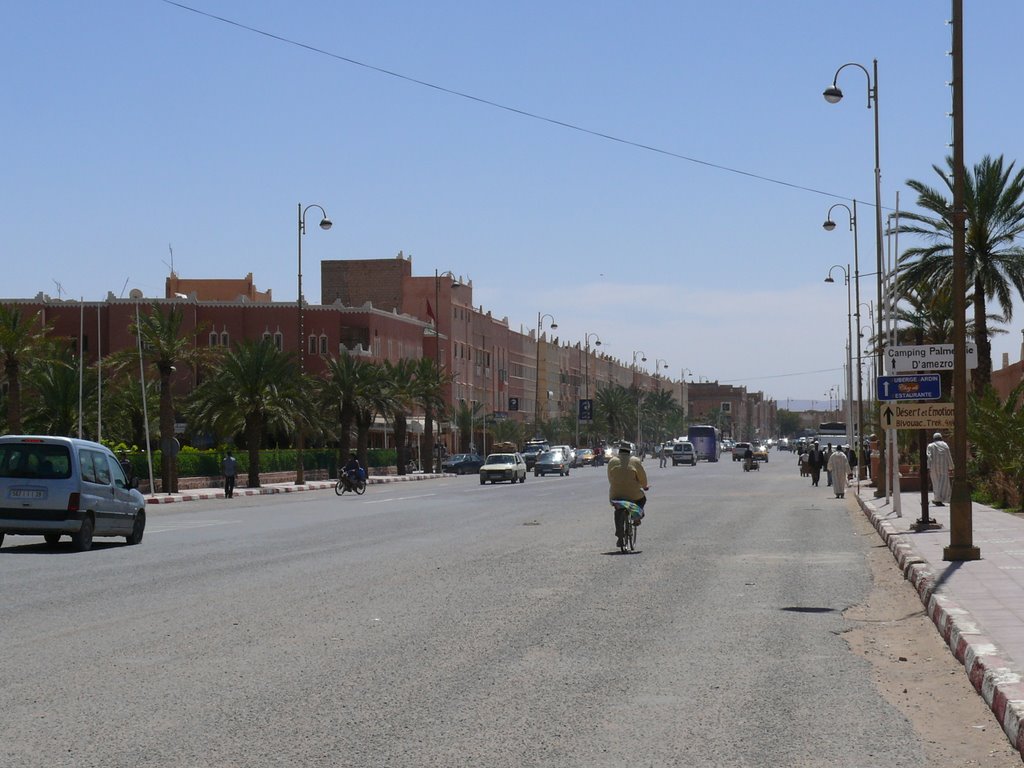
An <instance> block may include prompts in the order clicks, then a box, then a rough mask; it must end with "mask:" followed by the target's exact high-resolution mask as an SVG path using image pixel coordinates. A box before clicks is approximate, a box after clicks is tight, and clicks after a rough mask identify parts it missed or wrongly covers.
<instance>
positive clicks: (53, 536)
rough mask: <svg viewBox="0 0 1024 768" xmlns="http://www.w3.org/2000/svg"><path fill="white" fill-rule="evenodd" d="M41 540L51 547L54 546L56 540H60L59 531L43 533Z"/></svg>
mask: <svg viewBox="0 0 1024 768" xmlns="http://www.w3.org/2000/svg"><path fill="white" fill-rule="evenodd" d="M43 541H45V542H46V543H47V544H49V545H50V546H51V547H54V546H56V545H57V542H58V541H60V534H59V533H46V534H43Z"/></svg>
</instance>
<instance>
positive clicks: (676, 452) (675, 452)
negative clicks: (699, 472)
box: [672, 440, 697, 467]
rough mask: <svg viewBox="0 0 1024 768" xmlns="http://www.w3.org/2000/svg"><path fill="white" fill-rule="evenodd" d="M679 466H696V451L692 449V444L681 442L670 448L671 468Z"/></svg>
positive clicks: (685, 441)
mask: <svg viewBox="0 0 1024 768" xmlns="http://www.w3.org/2000/svg"><path fill="white" fill-rule="evenodd" d="M680 464H689V465H690V466H691V467H695V466H697V451H695V450H694V449H693V443H691V442H689V441H687V440H682V441H680V442H678V443H676V444H675V445H673V446H672V466H673V467H675V466H678V465H680Z"/></svg>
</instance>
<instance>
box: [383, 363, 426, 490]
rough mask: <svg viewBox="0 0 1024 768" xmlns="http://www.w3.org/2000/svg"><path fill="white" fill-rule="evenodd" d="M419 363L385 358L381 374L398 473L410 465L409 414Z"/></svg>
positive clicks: (401, 472)
mask: <svg viewBox="0 0 1024 768" xmlns="http://www.w3.org/2000/svg"><path fill="white" fill-rule="evenodd" d="M416 370H417V363H416V361H415V360H413V359H412V358H409V357H406V358H403V359H401V360H399V361H398V362H397V363H392V362H391V361H390V360H385V361H384V365H383V370H382V371H381V376H382V378H383V384H384V389H385V391H386V393H387V396H388V406H389V409H388V411H389V412H388V415H389V416H390V417H391V426H392V429H393V430H394V434H395V449H396V452H397V454H398V458H397V463H398V474H399V475H404V474H406V468H407V467H408V465H409V456H408V446H407V445H406V443H407V441H408V434H409V415H410V414H411V412H412V409H413V407H414V406H415V404H416V399H417V397H416V396H417V382H416Z"/></svg>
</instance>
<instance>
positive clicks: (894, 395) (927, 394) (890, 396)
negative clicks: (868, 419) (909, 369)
mask: <svg viewBox="0 0 1024 768" xmlns="http://www.w3.org/2000/svg"><path fill="white" fill-rule="evenodd" d="M875 383H876V385H877V387H878V399H879V400H938V399H939V398H940V397H941V396H942V378H941V377H940V376H939V374H937V373H922V374H918V375H916V376H879V377H878V378H877V379H875Z"/></svg>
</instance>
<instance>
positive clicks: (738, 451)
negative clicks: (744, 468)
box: [732, 443, 753, 461]
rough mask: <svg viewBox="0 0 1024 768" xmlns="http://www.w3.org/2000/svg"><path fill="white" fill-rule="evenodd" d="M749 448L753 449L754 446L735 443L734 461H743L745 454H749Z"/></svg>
mask: <svg viewBox="0 0 1024 768" xmlns="http://www.w3.org/2000/svg"><path fill="white" fill-rule="evenodd" d="M747 448H751V449H753V446H752V445H751V444H750V443H733V446H732V460H733V461H743V454H745V453H746V452H747Z"/></svg>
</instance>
